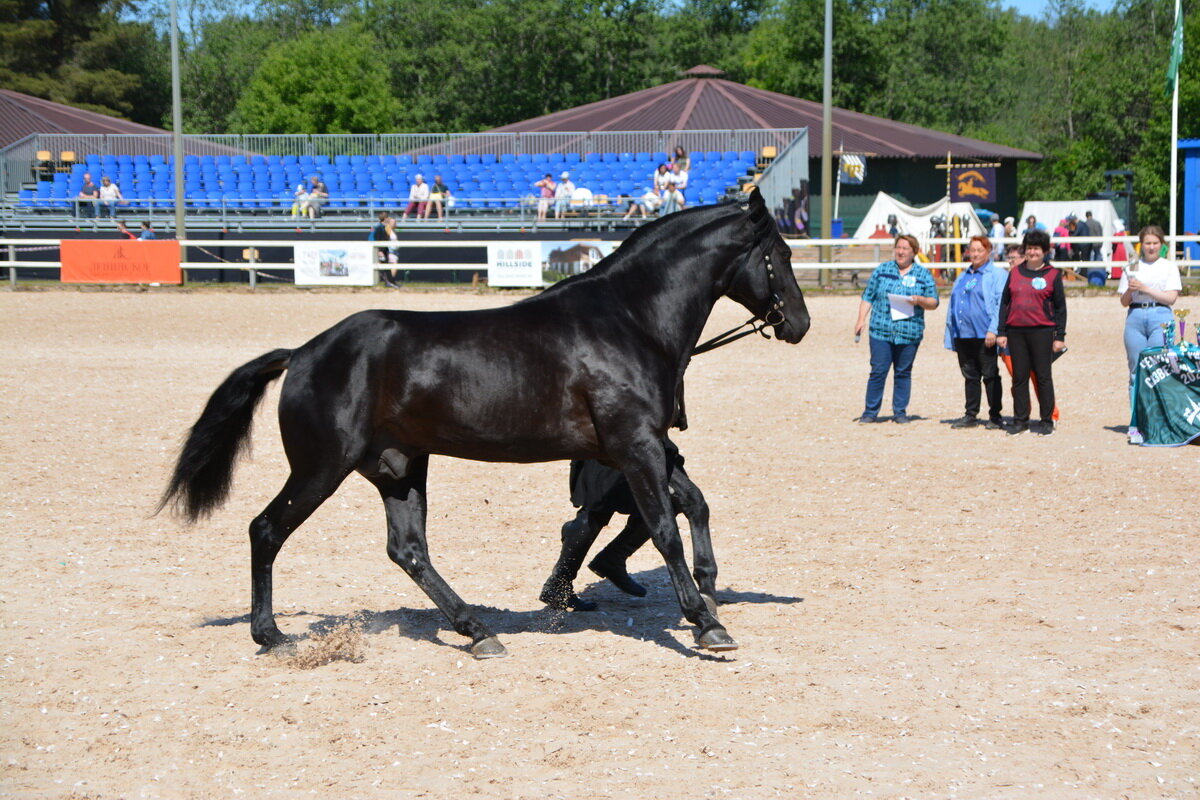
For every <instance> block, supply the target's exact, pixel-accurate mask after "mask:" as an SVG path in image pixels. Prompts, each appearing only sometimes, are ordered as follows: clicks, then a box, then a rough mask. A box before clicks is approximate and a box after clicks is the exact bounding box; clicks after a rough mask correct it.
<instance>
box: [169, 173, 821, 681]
mask: <svg viewBox="0 0 1200 800" xmlns="http://www.w3.org/2000/svg"><path fill="white" fill-rule="evenodd" d="M722 295H727V296H729V297H731V298H733V299H734V300H736V301H737V302H739V303H741V304H742V305H744V306H745V307H746V308H748V309H749V310H750V311H751V313H753V314H755V315H756V316H758V317H760V318H763V319H765V320H766V321H767V322H769V323H770V325H771V327H772V329H773V331H774V334H775V337H776V338H778V339H781V340H783V341H787V342H792V343H795V342H798V341H800V339H801V338H802V337H803V336H804V334H805V333H806V332H807V330H808V326H809V317H808V310H807V308H806V307H805V305H804V296H803V294H802V293H801V291H800V287H799V286H798V285H797V284H796V278H795V275H794V274H793V272H792V270H791V250H790V248H789V247H788V245H787V243H786V242H784V241H783V239H782V238H781V237H780V236H779V233H778V231H777V230H776V228H775V225H774V220H773V219H772V218H771V215H770V214H769V213H768V210H767V208H766V204H765V203H764V202H763V200H762V198H761V197H760V196H759V195H758V193H757V192H754V193H752V194H751V195H750V199H749V201H748V203H747V205H745V206H738V205H721V206H701V207H697V208H694V209H688V210H685V211H682V212H680V213H678V214H672V215H670V216H669V217H665V218H663V219H661V220H657V221H655V222H653V223H651V224H649V225H647V226H645V227H644V228H641V229H640V230H638V231H636V232H635V233H633V234H632V235H631V236H630V237H629V238H628V239H627V240H626V241H625V243H624V244H623V245H622V246H621V247H620V249H618V250H617V251H616V252H614V253H613V254H612V255H610V256H609V257H608V258H605V259H604V260H603V261H602V262H601V263H600V264H598V265H597V266H596V267H594V268H593V269H592V270H590V271H588V272H586V273H583V274H581V275H577V276H575V277H572V278H569V279H567V280H565V281H562V282H561V283H559V284H557V285H556V286H554V287H552V288H551V289H549V290H547V291H545V292H542V293H541V294H539V295H537V296H535V297H531V298H528V299H526V300H522V301H521V302H519V303H515V304H513V305H511V306H508V307H504V308H494V309H488V310H483V311H466V312H428V313H417V312H407V311H364V312H361V313H358V314H354V315H353V316H351V317H348V318H347V319H345V320H343V321H342V322H340V323H338V324H337V325H335V326H333V327H332V328H330V329H329V330H327V331H325V332H323V333H320V334H318V335H317V336H316V337H315V338H313V339H312V340H310V341H309V342H307V343H306V344H304V345H302V346H300V347H299V348H296V349H295V350H275V351H273V352H271V353H267V354H266V355H263V356H260V357H259V358H257V359H254V360H253V361H251V362H249V363H247V364H245V365H244V366H242V367H239V368H238V369H236V370H234V371H233V373H232V374H231V375H230V376H229V377H228V378H226V380H225V381H224V382H223V383H222V384H221V385H220V386H219V387H217V389H216V391H215V392H214V393H213V395H212V397H211V398H209V401H208V404H207V405H206V406H205V409H204V411H203V413H202V414H201V416H200V419H199V420H197V422H196V424H195V425H193V426H192V429H191V432H190V433H189V435H188V438H187V441H186V442H185V443H184V446H183V451H182V452H181V454H180V456H179V460H178V462H177V463H176V465H175V470H174V473H173V475H172V477H171V481H170V484H169V485H168V487H167V490H166V492H165V494H164V496H163V505H166V504H168V503H172V502H174V503H175V504H176V505H177V507H178V508H179V509H180V510H181V511H182V513H183V514H184V516H185V517H186V518H188V519H189V520H194V519H197V518H198V517H200V516H203V515H205V514H208V513H210V512H211V511H212V510H213V509H214V508H216V507H217V506H219V505H220V504H221V503H222V502H223V501H224V500H225V498H226V496H227V495H228V493H229V489H230V486H231V483H232V477H233V467H234V464H235V462H236V458H237V455H238V454H239V452H240V451H241V449H242V448H243V447H244V446H245V445H246V443H247V441H248V435H249V432H250V426H251V422H252V420H253V415H254V409H255V406H256V405H257V403H258V402H259V400H260V399H261V398H262V396H263V393H264V392H265V390H266V387H267V385H268V384H269V383H270V382H271V381H273V380H274V379H275V378H277V377H279V376H280V375H281V374H282V373H283V372H284V371H285V370H286V371H287V372H288V377H287V379H286V381H285V382H284V385H283V388H282V390H281V392H280V397H279V430H280V435H281V438H282V440H283V447H284V452H285V453H286V455H287V459H288V465H289V467H290V468H291V473H290V475H289V476H288V478H287V481H286V482H285V483H284V486H283V488H282V490H281V491H280V492H279V494H278V495H277V496H276V497H275V499H273V500H272V501H271V502H270V503H269V504H268V505H267V507H266V508H265V509H264V510H263V512H262V513H261V514H259V515H258V516H257V517H256V518H255V519H254V520H253V522H251V523H250V554H251V583H252V593H251V610H250V633H251V635H252V636H253V638H254V641H256V642H258V643H259V644H261V645H263V646H265V647H273V646H275V645H278V644H282V643H284V642H286V641H287V637H286V636H284V634H283V632H282V631H280V630H279V627H278V626H277V625H276V622H275V616H274V612H273V609H272V600H271V592H272V572H273V564H274V561H275V557H276V555H277V554H278V552H279V549H280V548H281V547H282V546H283V544H284V542H285V541H286V540H287V538H288V536H290V535H291V534H292V532H293V531H295V530H296V528H297V527H299V526H300V525H301V523H303V522H304V521H305V520H306V519H307V518H308V517H309V516H310V515H311V514H312V513H313V511H315V510H316V509H317V507H318V506H320V505H321V503H323V502H324V501H325V499H326V498H328V497H329V496H330V495H331V494H333V492H334V491H335V490H336V489H337V487H338V486H339V485H340V484H341V483H342V481H343V480H345V478H346V477H347V476H348V475H349V474H350V473H351V472H355V471H357V472H358V473H360V474H361V475H363V476H364V477H365V478H366V479H367V480H369V481H371V482H372V483H373V484H374V485H375V487H376V488H377V489H378V491H379V493H380V496H381V497H382V498H383V503H384V507H385V509H386V511H387V552H388V555H389V556H390V557H391V559H392V560H393V561H395V562H396V563H397V564H398V565H399V566H400V567H401V568H402V569H404V571H405V572H406V573H407V574H408V575H409V577H411V578H412V579H413V581H414V582H415V583H416V584H417V585H418V586H420V587H421V589H422V590H423V591H424V592H425V594H426V595H428V596H429V598H430V599H431V600H432V601H433V602H434V604H436V605H437V607H438V608H439V609H440V610H441V611H442V613H443V614H444V615H445V616H446V618H447V619H448V620H449V621H450V624H451V625H452V626H453V628H454V630H455V631H457V632H458V633H460V634H462V635H464V636H466V637H468V638H469V639H470V640H471V642H472V646H471V651H472V653H473V654H474V655H475V656H476V657H480V658H486V657H494V656H500V655H504V654H505V650H504V646H503V645H502V644H500V641H499V640H498V639H497V638H496V637H495V635H494V634H493V633H492V631H491V630H489V629H488V627H487V626H486V625H485V624H484V623H483V621H482V620H480V619H479V617H478V615H477V614H476V613H475V612H474V611H473V610H472V609H471V608H470V607H469V606H468V605H467V604H466V603H464V602H463V600H462V599H461V598H460V597H459V596H458V595H457V594H456V593H455V592H454V590H453V589H451V588H450V586H449V584H447V583H446V581H445V580H444V579H443V578H442V576H441V575H439V574H438V572H437V571H436V570H435V569H434V568H433V565H432V564H431V563H430V560H429V552H428V548H427V545H426V539H425V519H426V475H427V472H428V464H429V456H430V454H439V455H448V456H453V457H456V458H465V459H473V460H477V461H511V462H536V461H556V460H565V459H595V460H598V461H600V462H602V463H604V464H606V465H608V466H612V467H614V468H615V469H618V470H620V471H621V472H622V473H624V475H625V478H626V479H627V480H628V481H629V485H630V488H631V489H632V491H633V496H634V498H635V499H636V501H637V506H638V509H639V511H640V512H641V516H642V518H643V519H644V520H645V522H646V526H647V527H648V528H649V530H650V535H651V538H652V539H653V540H654V544H655V547H657V548H658V550H659V552H660V553H661V554H662V556H663V559H664V561H665V562H666V564H667V570H668V572H669V574H670V576H671V581H672V584H673V585H674V587H675V591H676V594H677V595H678V597H679V603H680V607H681V608H682V609H683V613H684V616H685V617H686V618H687V619H688V620H689V621H690V622H692V623H693V624H694V625H696V626H697V627H698V629H699V630H698V641H699V643H700V645H701V646H703V647H707V648H710V649H714V650H729V649H733V648H735V647H736V646H737V643H736V642H734V640H733V639H732V638H731V637H730V636H729V634H728V633H727V632H726V631H725V629H724V628H723V627H722V626H721V624H720V623H719V622H718V621H717V618H716V616H715V615H713V614H712V613H711V611H710V610H709V609H708V608H707V606H706V605H705V603H704V601H703V599H702V598H701V597H700V593H699V591H698V590H697V588H696V583H695V582H694V581H693V580H692V576H691V575H689V574H688V571H687V564H686V562H685V561H684V558H683V545H682V543H681V541H680V538H679V529H678V528H677V527H676V525H675V517H674V514H673V512H672V508H671V499H670V494H669V491H668V473H667V469H666V456H665V453H664V450H663V444H662V440H663V437H665V436H666V432H667V427H668V425H669V424H670V423H671V420H672V417H673V415H674V408H675V393H676V387H677V386H678V385H679V383H680V381H681V380H682V379H683V373H684V370H685V368H686V367H687V363H688V358H689V356H690V355H691V353H692V350H693V348H694V347H695V345H696V342H697V340H698V339H699V338H700V333H701V331H702V330H703V328H704V323H705V321H706V320H707V319H708V316H709V314H710V313H711V311H712V307H713V305H714V304H715V303H716V302H717V300H718V299H720V297H721V296H722Z"/></svg>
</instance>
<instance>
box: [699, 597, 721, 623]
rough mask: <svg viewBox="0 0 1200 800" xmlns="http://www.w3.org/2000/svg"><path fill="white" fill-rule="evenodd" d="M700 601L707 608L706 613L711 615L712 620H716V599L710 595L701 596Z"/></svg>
mask: <svg viewBox="0 0 1200 800" xmlns="http://www.w3.org/2000/svg"><path fill="white" fill-rule="evenodd" d="M700 599H701V600H703V601H704V605H705V607H706V608H708V613H710V614H712V615H713V619H716V618H717V598H715V597H713V596H712V595H710V594H701V595H700Z"/></svg>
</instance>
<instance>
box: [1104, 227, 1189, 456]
mask: <svg viewBox="0 0 1200 800" xmlns="http://www.w3.org/2000/svg"><path fill="white" fill-rule="evenodd" d="M1164 238H1165V234H1164V233H1163V229H1162V228H1160V227H1158V226H1157V225H1148V226H1146V227H1145V228H1142V229H1141V231H1139V232H1138V243H1139V244H1140V245H1141V251H1142V252H1141V258H1139V260H1138V261H1137V262H1136V263H1135V262H1130V264H1129V266H1128V267H1127V268H1126V269H1125V271H1124V272H1123V273H1122V274H1121V285H1120V286H1119V287H1118V288H1117V291H1118V292H1119V293H1120V295H1121V305H1123V306H1125V307H1126V308H1127V309H1129V310H1128V311H1127V312H1126V316H1125V356H1126V358H1127V359H1128V360H1129V386H1130V402H1131V403H1132V402H1133V394H1132V390H1133V373H1134V369H1135V368H1136V367H1137V360H1138V355H1139V354H1141V352H1142V351H1143V350H1145V349H1146V348H1148V347H1162V346H1163V344H1164V342H1163V330H1162V324H1163V323H1164V322H1170V321H1171V319H1172V315H1171V306H1173V305H1175V301H1176V299H1178V298H1179V292H1180V291H1181V290H1182V289H1183V284H1182V282H1181V281H1180V280H1179V269H1178V268H1177V267H1176V266H1175V264H1174V263H1173V262H1172V261H1170V260H1168V259H1165V258H1160V257H1159V256H1160V254H1161V252H1162V245H1163V239H1164ZM1129 443H1130V444H1141V443H1142V435H1141V433H1139V432H1138V429H1137V428H1133V427H1131V428H1130V429H1129Z"/></svg>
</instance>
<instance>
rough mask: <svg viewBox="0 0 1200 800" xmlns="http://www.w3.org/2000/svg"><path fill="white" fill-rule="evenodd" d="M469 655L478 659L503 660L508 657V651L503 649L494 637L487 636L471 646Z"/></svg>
mask: <svg viewBox="0 0 1200 800" xmlns="http://www.w3.org/2000/svg"><path fill="white" fill-rule="evenodd" d="M471 655H473V656H475V657H476V658H478V659H484V658H504V657H505V656H506V655H508V651H507V650H505V649H504V645H502V644H500V640H499V639H497V638H496V637H495V636H489V637H488V638H486V639H480V640H479V641H478V642H476V643H475V644H473V645H471Z"/></svg>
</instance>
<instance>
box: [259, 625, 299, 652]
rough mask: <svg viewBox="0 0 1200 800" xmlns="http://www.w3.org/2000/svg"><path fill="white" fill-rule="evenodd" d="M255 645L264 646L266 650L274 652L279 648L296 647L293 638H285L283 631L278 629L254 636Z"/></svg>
mask: <svg viewBox="0 0 1200 800" xmlns="http://www.w3.org/2000/svg"><path fill="white" fill-rule="evenodd" d="M252 638H253V639H254V643H255V644H259V645H262V646H263V648H264V649H266V650H274V649H275V648H277V647H287V646H294V642H292V639H291V637H289V636H285V635H284V633H283V631H281V630H279V629H278V628H276V629H275V630H272V631H264V632H262V633H255V634H252Z"/></svg>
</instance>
